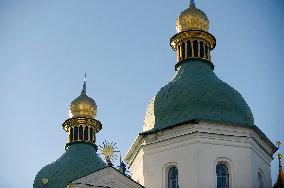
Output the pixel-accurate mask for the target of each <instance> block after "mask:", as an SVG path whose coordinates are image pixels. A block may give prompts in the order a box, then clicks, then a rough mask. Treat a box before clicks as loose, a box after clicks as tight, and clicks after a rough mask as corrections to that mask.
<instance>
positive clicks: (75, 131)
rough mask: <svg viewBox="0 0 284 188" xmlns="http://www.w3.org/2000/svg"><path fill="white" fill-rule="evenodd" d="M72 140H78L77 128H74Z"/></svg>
mask: <svg viewBox="0 0 284 188" xmlns="http://www.w3.org/2000/svg"><path fill="white" fill-rule="evenodd" d="M74 140H75V141H76V140H78V127H74Z"/></svg>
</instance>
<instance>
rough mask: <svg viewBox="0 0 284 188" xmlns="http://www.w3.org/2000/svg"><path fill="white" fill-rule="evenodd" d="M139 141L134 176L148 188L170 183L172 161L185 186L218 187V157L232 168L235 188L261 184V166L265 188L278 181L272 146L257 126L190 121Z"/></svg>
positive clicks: (180, 185)
mask: <svg viewBox="0 0 284 188" xmlns="http://www.w3.org/2000/svg"><path fill="white" fill-rule="evenodd" d="M139 143H140V145H141V149H140V150H138V153H137V155H136V157H134V160H133V161H132V165H130V167H131V172H132V178H133V179H134V180H135V181H139V182H140V183H141V184H142V185H144V186H145V187H146V188H166V187H167V170H168V169H169V168H170V167H171V166H176V167H177V168H178V172H179V175H178V178H179V187H180V188H191V187H192V188H215V187H216V173H215V170H216V169H215V167H216V165H217V163H218V161H223V162H225V163H226V165H227V166H228V167H229V171H230V185H231V186H230V187H232V188H238V187H242V188H252V187H258V172H259V171H261V173H262V174H263V177H264V183H265V187H271V184H272V183H271V171H270V162H271V160H272V158H271V157H270V155H269V154H268V153H271V152H272V148H271V147H270V146H269V144H267V143H266V142H265V141H264V140H262V139H261V138H260V137H259V136H258V135H257V134H256V133H255V132H254V130H253V129H249V128H246V127H239V126H238V127H236V126H228V125H217V124H211V123H199V124H195V125H191V124H188V125H182V126H178V127H175V128H173V129H168V130H164V131H161V132H157V133H153V134H150V135H146V136H144V137H143V138H142V139H141V141H140V142H139ZM141 158H142V159H141ZM126 160H127V158H126Z"/></svg>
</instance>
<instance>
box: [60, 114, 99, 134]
mask: <svg viewBox="0 0 284 188" xmlns="http://www.w3.org/2000/svg"><path fill="white" fill-rule="evenodd" d="M76 125H87V126H90V127H93V128H95V130H96V132H97V133H98V132H99V131H100V130H101V129H102V124H101V122H100V121H98V120H96V119H93V118H87V117H75V118H69V119H67V120H65V122H64V123H63V124H62V127H63V129H64V130H65V131H66V132H68V128H69V127H72V126H76Z"/></svg>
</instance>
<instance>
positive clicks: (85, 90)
mask: <svg viewBox="0 0 284 188" xmlns="http://www.w3.org/2000/svg"><path fill="white" fill-rule="evenodd" d="M86 79H87V74H86V73H85V78H84V84H83V89H82V92H81V94H86V93H87V84H86Z"/></svg>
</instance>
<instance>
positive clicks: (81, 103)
mask: <svg viewBox="0 0 284 188" xmlns="http://www.w3.org/2000/svg"><path fill="white" fill-rule="evenodd" d="M86 78H87V74H86V73H85V78H84V83H83V88H82V91H81V95H80V96H79V97H77V98H76V99H75V100H73V101H72V102H71V104H70V108H69V115H70V117H89V118H94V117H95V116H96V113H97V105H96V102H95V101H94V100H93V99H92V98H91V97H88V96H87V94H86V93H87V84H86Z"/></svg>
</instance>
